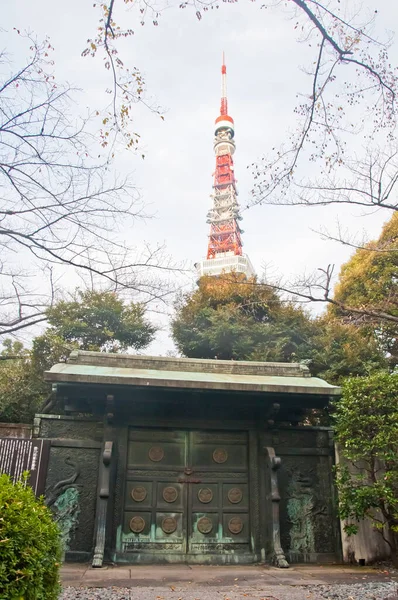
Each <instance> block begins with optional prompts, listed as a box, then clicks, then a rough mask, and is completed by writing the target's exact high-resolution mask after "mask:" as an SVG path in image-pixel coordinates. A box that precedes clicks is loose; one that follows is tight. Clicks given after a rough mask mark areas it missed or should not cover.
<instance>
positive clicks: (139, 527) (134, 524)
mask: <svg viewBox="0 0 398 600" xmlns="http://www.w3.org/2000/svg"><path fill="white" fill-rule="evenodd" d="M130 529H131V531H132V532H133V533H141V531H144V529H145V520H144V519H143V518H142V517H138V516H135V517H133V518H132V519H131V520H130Z"/></svg>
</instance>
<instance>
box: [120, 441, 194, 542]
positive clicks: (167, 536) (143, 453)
mask: <svg viewBox="0 0 398 600" xmlns="http://www.w3.org/2000/svg"><path fill="white" fill-rule="evenodd" d="M186 456H187V434H186V433H185V432H181V431H168V430H164V431H162V430H151V429H146V430H144V429H141V430H134V429H131V430H130V432H129V445H128V455H127V482H126V493H125V500H124V519H123V530H122V551H123V552H145V551H148V552H153V551H156V552H160V553H162V552H164V553H170V552H175V553H185V552H186V504H187V499H186V489H185V486H184V485H183V484H182V483H180V482H179V479H180V478H181V476H182V474H183V472H184V467H185V463H186Z"/></svg>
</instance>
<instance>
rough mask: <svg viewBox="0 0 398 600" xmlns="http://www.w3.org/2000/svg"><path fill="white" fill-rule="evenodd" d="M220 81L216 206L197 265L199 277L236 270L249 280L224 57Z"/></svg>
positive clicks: (216, 125)
mask: <svg viewBox="0 0 398 600" xmlns="http://www.w3.org/2000/svg"><path fill="white" fill-rule="evenodd" d="M221 78H222V88H221V107H220V115H219V116H218V117H217V119H216V121H215V139H214V153H215V155H216V170H215V173H214V182H213V193H212V195H211V198H212V199H213V206H212V208H211V209H210V210H209V212H208V213H207V222H208V223H209V224H210V234H209V243H208V249H207V258H206V259H205V260H203V261H201V262H200V263H197V264H196V265H195V266H196V268H197V271H198V274H199V276H202V275H220V274H221V273H222V272H228V271H236V272H237V273H244V274H245V275H246V276H247V277H249V276H251V275H253V274H254V270H253V267H252V265H251V262H250V260H249V258H248V257H247V256H245V255H244V254H243V252H242V235H241V234H242V229H241V228H240V225H239V221H240V220H241V219H242V217H241V215H240V212H239V203H238V191H237V188H236V179H235V170H234V161H233V155H234V153H235V149H236V146H235V140H234V137H235V125H234V120H233V119H232V117H230V116H229V115H228V100H227V67H226V65H225V60H224V56H223V64H222V67H221Z"/></svg>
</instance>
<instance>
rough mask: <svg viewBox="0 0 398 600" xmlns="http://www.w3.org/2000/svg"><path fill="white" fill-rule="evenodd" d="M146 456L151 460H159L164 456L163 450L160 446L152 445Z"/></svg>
mask: <svg viewBox="0 0 398 600" xmlns="http://www.w3.org/2000/svg"><path fill="white" fill-rule="evenodd" d="M148 456H149V458H150V459H151V461H152V462H159V461H161V460H162V459H163V458H164V450H163V448H161V447H160V446H152V448H151V449H150V450H149V452H148Z"/></svg>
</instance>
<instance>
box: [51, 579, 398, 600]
mask: <svg viewBox="0 0 398 600" xmlns="http://www.w3.org/2000/svg"><path fill="white" fill-rule="evenodd" d="M246 599H247V600H323V599H327V600H332V599H333V600H398V593H397V583H395V582H366V583H357V584H334V585H302V586H301V585H300V586H298V585H294V586H293V585H279V586H271V585H264V587H263V586H261V588H260V587H259V586H247V587H245V586H238V585H236V586H229V587H219V588H214V587H208V586H201V587H195V588H192V587H190V586H187V585H181V586H175V587H174V586H172V587H138V588H137V587H136V588H129V589H127V588H119V587H109V588H84V589H83V588H74V587H67V588H65V589H64V590H63V593H62V594H61V596H60V600H246Z"/></svg>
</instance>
